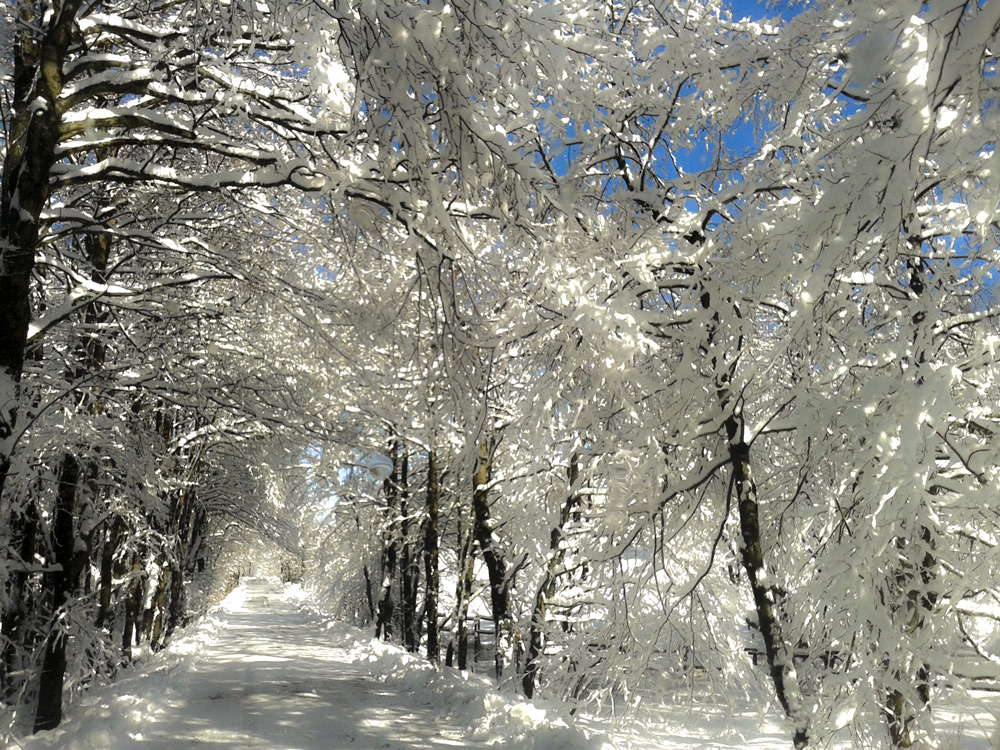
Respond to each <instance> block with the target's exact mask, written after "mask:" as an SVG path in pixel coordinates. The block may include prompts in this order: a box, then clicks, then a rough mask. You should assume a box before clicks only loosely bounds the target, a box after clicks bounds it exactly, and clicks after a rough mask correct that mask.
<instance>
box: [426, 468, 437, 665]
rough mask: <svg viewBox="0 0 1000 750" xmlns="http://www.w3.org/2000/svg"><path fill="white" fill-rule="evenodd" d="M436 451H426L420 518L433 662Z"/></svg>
mask: <svg viewBox="0 0 1000 750" xmlns="http://www.w3.org/2000/svg"><path fill="white" fill-rule="evenodd" d="M439 495H440V486H439V483H438V466H437V453H436V452H435V451H434V450H433V449H431V451H430V452H429V453H428V455H427V518H426V519H425V520H424V580H425V582H426V587H427V593H426V596H425V597H424V612H425V613H426V616H427V659H428V660H429V661H430V662H431V664H437V663H438V660H439V659H440V654H439V647H438V590H439V588H440V586H441V574H440V571H439V570H438V505H439V500H440V497H439Z"/></svg>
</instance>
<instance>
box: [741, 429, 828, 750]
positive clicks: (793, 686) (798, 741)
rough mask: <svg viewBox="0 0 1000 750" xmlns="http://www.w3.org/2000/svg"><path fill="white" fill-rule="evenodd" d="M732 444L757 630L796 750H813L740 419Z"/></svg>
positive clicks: (744, 556) (743, 549)
mask: <svg viewBox="0 0 1000 750" xmlns="http://www.w3.org/2000/svg"><path fill="white" fill-rule="evenodd" d="M725 426H726V435H727V437H728V439H729V456H730V460H731V462H732V471H733V478H732V488H733V489H732V491H733V492H735V494H736V501H737V509H738V512H739V518H740V538H741V539H740V540H741V556H742V562H743V568H744V570H746V573H747V580H748V581H749V583H750V591H751V593H752V594H753V602H754V609H755V610H756V612H757V624H758V627H759V628H760V634H761V636H762V637H763V639H764V652H765V654H766V656H767V664H768V669H769V671H770V673H771V681H772V682H773V683H774V692H775V695H776V696H777V698H778V702H779V703H780V704H781V707H782V708H783V709H784V711H785V715H786V716H788V717H789V718H790V719H791V720H792V726H793V735H792V741H793V742H794V743H795V747H805V746H806V745H808V744H809V716H808V713H807V712H806V710H805V708H804V707H803V705H802V700H801V695H800V694H799V686H798V681H797V679H796V677H795V665H794V661H793V660H794V652H793V649H792V648H790V647H789V646H788V644H787V642H786V640H785V638H784V634H783V633H782V628H781V622H780V620H779V619H778V611H777V606H776V605H777V603H778V602H780V601H781V592H780V590H779V588H778V587H777V586H776V585H775V584H774V583H772V582H771V576H770V575H769V574H768V572H767V567H766V566H765V564H764V552H763V548H762V546H761V537H760V513H759V507H758V504H757V486H756V484H755V483H754V480H753V476H752V474H751V470H750V446H749V444H748V443H747V442H746V440H745V436H744V435H743V424H742V422H741V421H740V420H739V419H738V418H737V417H735V416H730V417H729V418H728V419H726V422H725Z"/></svg>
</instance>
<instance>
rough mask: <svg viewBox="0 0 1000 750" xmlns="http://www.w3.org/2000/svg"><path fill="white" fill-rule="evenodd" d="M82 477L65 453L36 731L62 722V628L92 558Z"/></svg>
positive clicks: (45, 582) (46, 587) (48, 587)
mask: <svg viewBox="0 0 1000 750" xmlns="http://www.w3.org/2000/svg"><path fill="white" fill-rule="evenodd" d="M80 474H81V466H80V462H79V461H78V460H77V459H76V457H75V456H73V455H72V454H70V453H66V454H64V456H63V460H62V465H61V466H60V469H59V479H58V492H57V498H56V509H55V513H54V514H53V522H52V552H53V556H54V563H55V565H56V566H57V567H58V570H55V571H53V572H51V573H47V574H46V575H45V577H44V579H43V589H44V592H45V595H46V596H47V597H48V598H49V599H50V601H51V602H52V618H51V621H50V625H49V634H48V637H47V638H46V641H45V654H44V656H43V658H42V669H41V677H40V681H39V685H38V708H37V710H36V712H35V726H34V731H36V732H39V731H42V730H45V729H54V728H55V727H57V726H58V725H59V722H60V721H62V692H63V680H64V679H65V674H66V646H67V643H66V641H67V637H68V635H67V633H65V632H64V630H63V628H62V620H63V616H64V615H65V606H66V603H67V602H68V601H69V600H70V598H71V597H72V595H73V593H74V591H75V590H76V589H77V586H78V585H79V580H80V575H81V574H82V572H83V571H84V569H85V566H86V564H87V561H88V559H89V554H88V549H87V545H86V544H85V543H84V541H83V539H82V537H81V536H80V529H79V528H78V523H77V522H76V521H77V517H78V508H77V506H78V503H79V486H80Z"/></svg>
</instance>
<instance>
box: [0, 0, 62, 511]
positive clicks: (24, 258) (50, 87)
mask: <svg viewBox="0 0 1000 750" xmlns="http://www.w3.org/2000/svg"><path fill="white" fill-rule="evenodd" d="M81 4H82V0H65V2H63V3H61V4H59V5H56V6H55V9H54V11H53V14H52V17H51V18H46V19H42V18H40V17H38V13H39V11H40V6H37V5H36V4H35V3H29V2H18V3H17V12H18V16H19V18H18V21H19V24H18V26H17V28H18V30H17V31H16V32H15V34H14V77H13V78H14V80H13V83H14V86H13V88H14V96H13V113H12V116H11V118H10V129H9V132H8V133H7V139H6V143H7V152H6V155H5V158H4V164H3V180H2V191H0V496H2V494H3V489H4V485H5V483H6V479H7V474H8V473H9V472H10V466H11V455H12V453H13V451H14V444H15V442H16V439H17V432H16V431H17V420H18V412H19V409H20V405H19V402H20V390H21V375H22V373H23V371H24V359H25V347H26V345H27V339H28V324H29V322H30V320H31V302H30V279H31V270H32V268H33V266H34V263H35V251H36V250H37V249H38V239H39V231H40V220H39V217H40V216H41V212H42V209H43V208H44V207H45V204H46V203H47V202H48V200H49V196H50V187H49V170H50V169H51V168H52V164H53V163H54V161H55V152H56V145H57V144H58V141H59V136H60V126H61V117H62V115H61V107H60V104H59V101H58V100H59V96H60V95H61V93H62V88H63V79H62V66H63V61H64V60H66V58H67V54H68V50H69V47H70V44H71V42H72V37H73V33H74V28H75V19H76V14H77V11H78V10H79V9H80V6H81ZM37 29H42V30H43V31H37Z"/></svg>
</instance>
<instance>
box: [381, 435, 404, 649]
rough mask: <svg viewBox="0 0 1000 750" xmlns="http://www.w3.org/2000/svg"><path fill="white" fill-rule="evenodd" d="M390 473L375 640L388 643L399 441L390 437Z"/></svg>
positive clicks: (395, 544) (396, 526) (385, 485)
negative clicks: (379, 639) (378, 639)
mask: <svg viewBox="0 0 1000 750" xmlns="http://www.w3.org/2000/svg"><path fill="white" fill-rule="evenodd" d="M389 458H390V459H391V460H392V473H391V474H390V475H389V477H388V479H386V480H385V482H383V485H382V491H383V493H384V494H385V503H386V510H385V517H386V528H385V531H384V532H383V537H382V586H381V589H380V591H379V600H378V612H377V619H376V621H375V637H376V638H382V639H383V640H389V639H390V638H391V637H392V616H393V609H394V607H393V597H392V584H393V579H395V577H396V555H397V547H398V544H399V540H398V537H399V531H398V529H399V524H398V522H397V521H396V518H395V515H396V512H397V510H398V505H399V498H398V495H399V441H398V440H397V439H396V438H395V437H393V438H392V439H391V441H390V444H389Z"/></svg>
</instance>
